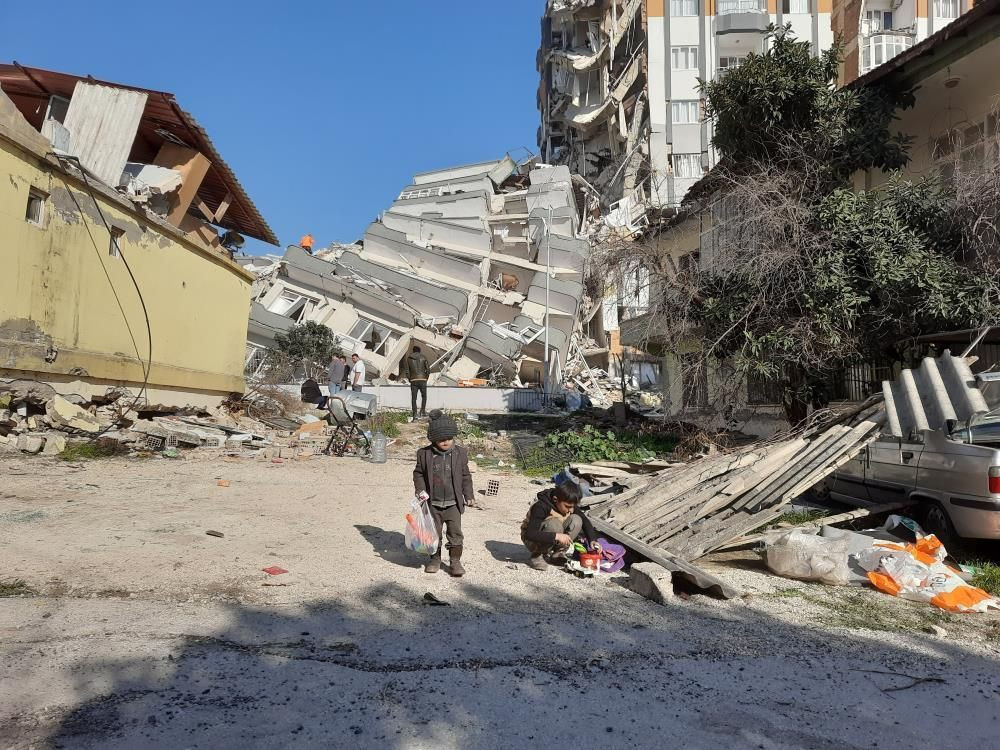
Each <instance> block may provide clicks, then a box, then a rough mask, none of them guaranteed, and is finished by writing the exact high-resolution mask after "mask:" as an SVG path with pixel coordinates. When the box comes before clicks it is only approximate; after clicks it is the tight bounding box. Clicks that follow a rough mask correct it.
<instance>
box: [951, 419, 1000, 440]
mask: <svg viewBox="0 0 1000 750" xmlns="http://www.w3.org/2000/svg"><path fill="white" fill-rule="evenodd" d="M969 432H970V431H969V429H968V428H964V427H963V428H962V429H960V430H953V431H952V433H951V437H952V439H953V440H958V441H960V442H963V443H972V444H973V445H995V444H1000V416H990V417H986V418H985V419H984V420H983V421H982V422H978V423H976V424H974V425H972V430H971V432H972V438H971V439H970V438H969Z"/></svg>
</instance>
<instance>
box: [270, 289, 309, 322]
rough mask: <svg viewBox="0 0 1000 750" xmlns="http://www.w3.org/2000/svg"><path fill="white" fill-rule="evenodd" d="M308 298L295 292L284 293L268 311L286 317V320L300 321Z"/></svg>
mask: <svg viewBox="0 0 1000 750" xmlns="http://www.w3.org/2000/svg"><path fill="white" fill-rule="evenodd" d="M306 301H307V300H306V298H305V297H303V296H302V295H301V294H296V293H295V292H290V291H287V290H286V291H284V292H282V293H281V294H280V295H279V296H278V298H277V299H276V300H275V301H274V302H272V303H271V304H270V305H269V306H268V308H267V309H268V311H270V312H273V313H277V314H278V315H284V316H285V317H286V318H291V319H292V320H295V321H298V320H299V319H300V318H301V317H302V311H303V309H305V306H306Z"/></svg>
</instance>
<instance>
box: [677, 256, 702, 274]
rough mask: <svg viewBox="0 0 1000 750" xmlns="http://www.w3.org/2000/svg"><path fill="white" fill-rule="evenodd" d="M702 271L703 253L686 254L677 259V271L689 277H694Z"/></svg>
mask: <svg viewBox="0 0 1000 750" xmlns="http://www.w3.org/2000/svg"><path fill="white" fill-rule="evenodd" d="M700 269H701V253H700V252H697V251H696V252H693V253H686V254H684V255H682V256H681V257H680V258H678V259H677V270H678V271H679V272H680V273H682V274H685V275H687V276H693V275H694V274H696V273H698V271H699V270H700Z"/></svg>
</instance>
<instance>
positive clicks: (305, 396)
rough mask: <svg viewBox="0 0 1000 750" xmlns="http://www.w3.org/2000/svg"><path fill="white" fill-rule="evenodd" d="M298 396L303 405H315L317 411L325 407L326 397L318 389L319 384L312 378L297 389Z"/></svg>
mask: <svg viewBox="0 0 1000 750" xmlns="http://www.w3.org/2000/svg"><path fill="white" fill-rule="evenodd" d="M299 394H300V397H301V398H302V403H304V404H315V405H316V408H317V409H323V408H324V407H326V396H324V395H323V391H321V390H320V389H319V383H317V382H316V381H315V380H313V379H312V378H306V380H305V382H304V383H303V384H302V387H301V388H300V389H299Z"/></svg>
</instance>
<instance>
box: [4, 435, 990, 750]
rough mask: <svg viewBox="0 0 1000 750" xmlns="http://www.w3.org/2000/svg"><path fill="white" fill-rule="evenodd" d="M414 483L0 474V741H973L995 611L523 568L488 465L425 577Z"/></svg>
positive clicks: (207, 469)
mask: <svg viewBox="0 0 1000 750" xmlns="http://www.w3.org/2000/svg"><path fill="white" fill-rule="evenodd" d="M399 453H402V450H401V451H399ZM407 455H408V454H407ZM411 466H412V464H411V463H410V462H409V461H407V460H403V459H402V458H400V459H398V460H393V459H391V460H390V461H389V462H388V463H387V464H384V465H373V464H368V463H365V462H363V461H360V460H356V459H331V458H314V459H310V460H306V461H286V462H284V463H282V464H275V463H270V462H266V463H265V462H259V461H253V460H248V459H240V460H224V459H222V458H220V457H210V456H196V455H194V454H188V456H187V457H186V458H185V459H183V460H167V459H131V460H129V459H113V460H103V461H90V462H84V463H79V464H68V463H66V462H62V461H59V460H53V459H43V458H30V459H28V458H19V457H15V458H10V459H3V460H0V476H2V477H3V481H2V483H0V581H6V582H9V581H11V580H14V579H21V580H23V581H25V582H26V584H27V585H28V586H29V587H30V588H31V589H32V590H33V592H34V593H32V594H30V595H26V596H18V597H13V598H5V599H2V602H0V635H2V639H0V746H3V747H11V748H34V747H67V748H90V747H93V748H138V747H142V748H209V747H210V748H246V747H286V746H287V747H317V748H319V747H323V748H328V747H365V748H367V747H372V748H383V747H384V748H406V749H410V748H430V747H434V748H453V747H454V748H469V747H475V748H509V747H513V746H518V745H522V744H526V743H533V742H544V743H546V744H548V743H550V742H553V741H555V742H556V743H557V744H558V745H566V744H577V745H579V744H592V745H595V744H598V743H599V744H602V745H604V746H606V747H613V748H618V747H642V748H645V747H664V746H681V747H686V748H716V747H719V746H726V747H728V748H744V747H746V748H793V747H794V748H799V747H801V748H862V747H864V748H870V747H880V748H887V747H890V748H892V747H899V748H908V749H909V748H912V747H915V746H926V745H934V746H937V747H956V748H958V747H962V748H968V747H976V746H980V747H991V746H993V742H995V741H996V740H995V734H996V727H997V726H998V724H997V714H998V712H1000V669H998V660H997V656H998V639H1000V620H998V618H997V617H996V616H994V615H989V616H977V615H967V616H952V615H947V614H944V613H939V612H937V611H936V610H932V609H931V608H929V607H925V606H921V605H914V604H909V603H906V602H901V601H897V600H894V599H892V598H890V597H887V596H884V595H882V594H878V593H877V592H872V591H863V590H857V589H833V588H827V587H822V586H812V585H807V584H802V583H798V582H795V581H788V580H784V579H780V578H775V577H773V576H769V575H767V574H766V573H764V572H762V570H761V568H760V565H759V563H758V562H757V561H756V559H755V558H754V557H753V556H752V555H748V554H745V553H744V554H731V555H727V556H720V557H719V558H716V559H713V560H709V561H706V562H705V565H706V567H709V568H711V570H712V572H714V573H715V574H716V575H719V576H720V577H723V578H724V579H725V580H727V581H728V582H729V583H731V584H732V585H734V586H737V587H739V588H740V589H742V590H744V591H746V592H747V594H746V595H745V596H744V597H743V598H740V599H736V600H733V601H728V602H723V601H719V600H715V599H712V598H708V597H705V596H700V595H694V596H690V597H689V598H683V597H678V598H676V599H674V600H673V601H672V602H671V603H669V604H668V605H667V606H660V605H656V604H653V603H651V602H649V601H647V600H645V599H643V598H641V597H639V596H637V595H636V594H634V593H632V592H630V591H628V590H627V589H626V588H624V587H623V585H622V581H623V580H624V578H623V577H621V576H606V577H601V578H600V579H598V580H580V579H576V578H574V577H572V576H570V575H567V574H565V573H563V572H561V571H556V570H550V571H548V572H545V573H539V572H536V571H532V570H530V569H529V568H527V567H526V566H525V565H524V562H525V555H524V553H523V550H522V549H521V547H520V545H519V543H518V527H519V523H520V520H521V519H522V518H523V515H524V513H525V511H526V509H527V504H528V502H529V500H530V499H531V497H532V496H533V494H534V492H535V491H537V489H538V487H537V486H535V485H533V484H531V482H530V481H529V480H527V479H525V478H523V477H520V476H516V475H508V476H505V475H503V474H498V473H494V474H490V475H489V476H496V477H499V478H500V479H501V494H500V496H499V497H496V498H484V497H480V498H479V501H480V503H482V504H484V505H485V506H486V507H485V508H484V509H470V510H469V511H468V512H467V513H466V514H465V520H464V526H465V531H466V550H467V551H466V555H465V557H463V562H465V563H466V567H467V568H468V575H467V576H466V577H465V578H463V579H460V580H459V579H453V578H451V577H449V576H448V575H446V574H445V573H444V572H442V573H440V574H438V575H436V576H429V575H426V574H425V573H423V572H422V570H421V569H420V559H418V558H417V556H415V555H413V554H411V553H409V552H408V551H407V550H406V549H405V548H404V547H403V541H402V533H401V532H402V527H403V514H404V513H405V512H406V509H407V507H408V497H409V495H410V486H411V485H410V470H411ZM486 478H487V475H486V474H485V473H484V472H482V471H480V472H478V473H477V474H476V476H475V480H476V483H477V487H485V484H486V482H485V479H486ZM220 479H223V480H228V482H229V486H228V487H223V486H219V484H218V481H219V480H220ZM207 530H214V531H219V532H222V533H223V534H224V535H225V536H224V537H222V538H218V537H213V536H208V535H206V533H205V532H206V531H207ZM271 565H278V566H281V567H283V568H286V569H287V570H289V571H290V572H289V573H288V574H287V575H284V576H278V577H277V578H269V577H268V576H267V575H266V574H264V573H262V572H261V569H262V568H265V567H268V566H271ZM274 583H281V584H284V585H266V584H274ZM426 592H430V593H433V594H435V595H436V596H437V597H439V598H440V599H442V600H444V601H446V602H449V603H450V604H451V606H449V607H435V606H427V605H425V604H424V603H423V600H422V597H423V595H424V594H425V593H426ZM931 625H940V626H942V627H944V628H945V629H946V630H947V635H946V636H945V637H944V638H940V637H935V636H933V635H931V634H930V633H929V632H927V630H928V628H929V626H931ZM906 675H909V676H912V678H914V679H911V677H907V676H906ZM925 678H926V679H925ZM915 680H917V683H916V684H913V683H914V681H915Z"/></svg>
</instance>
